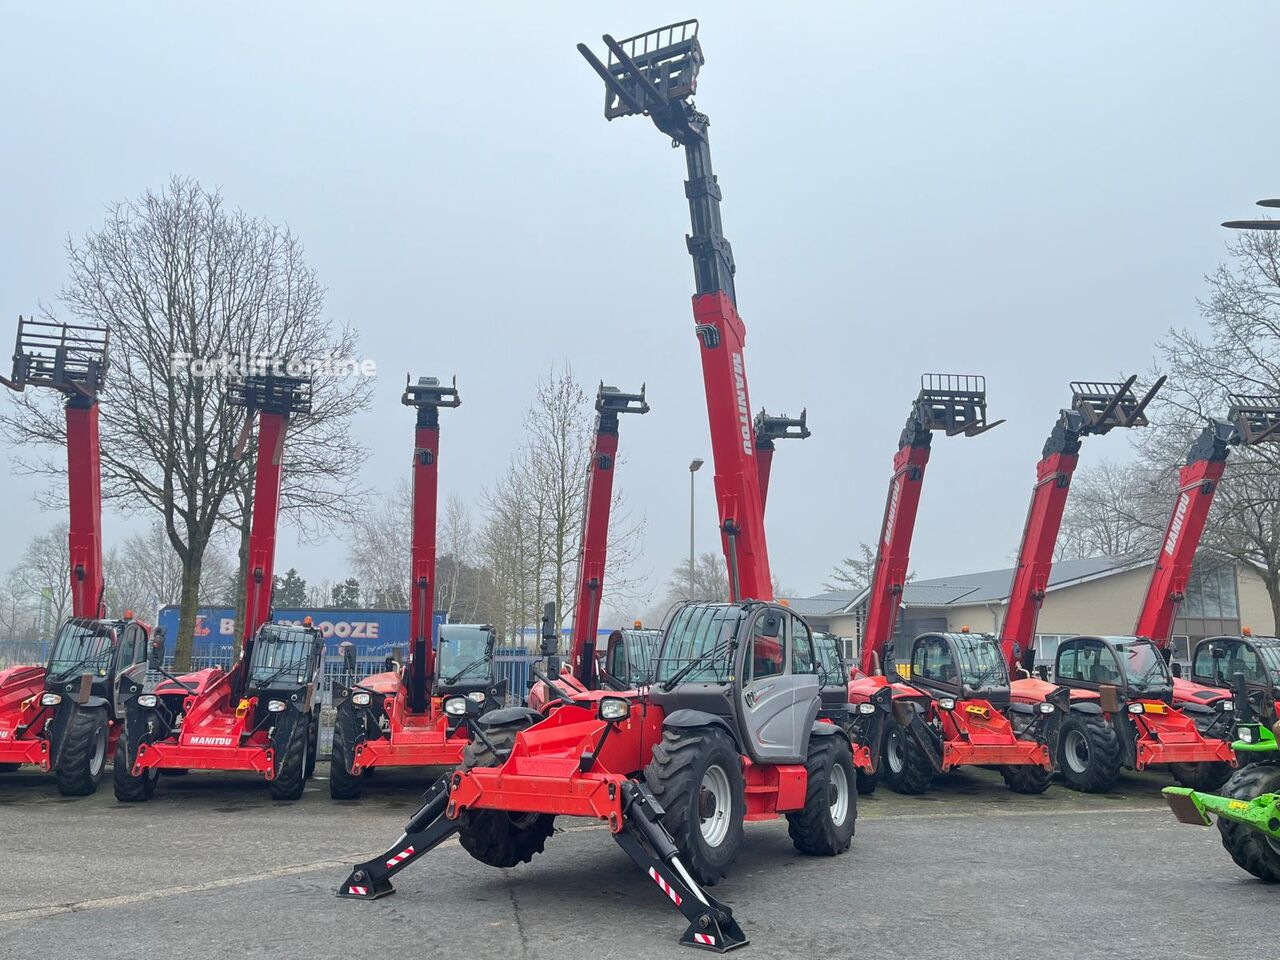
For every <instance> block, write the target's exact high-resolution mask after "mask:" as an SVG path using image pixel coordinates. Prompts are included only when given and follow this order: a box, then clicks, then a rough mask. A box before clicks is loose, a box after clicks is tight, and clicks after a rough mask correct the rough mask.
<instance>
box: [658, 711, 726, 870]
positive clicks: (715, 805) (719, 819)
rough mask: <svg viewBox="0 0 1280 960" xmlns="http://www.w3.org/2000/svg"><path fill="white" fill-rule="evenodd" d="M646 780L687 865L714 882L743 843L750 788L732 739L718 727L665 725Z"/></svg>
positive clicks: (689, 868)
mask: <svg viewBox="0 0 1280 960" xmlns="http://www.w3.org/2000/svg"><path fill="white" fill-rule="evenodd" d="M644 779H645V783H646V784H647V785H648V787H649V789H650V790H651V791H653V795H654V796H655V797H657V799H658V802H659V803H660V804H662V808H663V810H665V811H666V813H665V814H664V815H663V817H662V825H663V826H664V827H665V828H666V830H667V833H669V834H671V839H672V840H673V841H675V845H676V848H677V849H678V850H679V851H680V859H681V860H682V861H683V862H684V865H685V867H686V868H687V869H688V870H689V872H690V873H691V874H692V875H693V877H694V879H696V880H697V881H698V882H699V883H703V884H707V885H708V886H710V885H713V884H715V883H716V882H717V881H718V880H720V878H721V877H723V876H724V875H725V874H726V873H728V870H729V865H730V864H731V863H733V861H734V859H735V858H736V857H737V855H738V851H739V850H740V849H741V848H742V840H743V832H742V824H743V820H744V818H745V816H746V787H745V785H744V783H743V778H742V758H741V757H740V756H739V755H738V751H737V748H736V747H735V746H734V744H733V741H732V740H730V739H729V737H728V735H727V734H725V733H724V732H723V731H721V730H718V729H716V728H714V727H701V728H696V729H691V730H664V731H663V732H662V742H661V743H659V744H658V745H657V746H656V747H654V749H653V759H651V760H650V761H649V763H648V765H647V766H646V767H645V768H644Z"/></svg>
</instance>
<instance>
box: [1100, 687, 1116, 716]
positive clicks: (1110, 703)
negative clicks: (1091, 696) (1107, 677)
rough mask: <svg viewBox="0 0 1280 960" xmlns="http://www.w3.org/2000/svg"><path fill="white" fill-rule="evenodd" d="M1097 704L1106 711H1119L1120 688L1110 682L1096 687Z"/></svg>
mask: <svg viewBox="0 0 1280 960" xmlns="http://www.w3.org/2000/svg"><path fill="white" fill-rule="evenodd" d="M1098 706H1100V707H1102V709H1103V710H1104V711H1105V712H1107V713H1119V712H1120V688H1119V687H1117V686H1114V685H1113V684H1110V683H1104V684H1102V685H1101V686H1099V687H1098Z"/></svg>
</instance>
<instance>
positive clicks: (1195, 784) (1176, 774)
mask: <svg viewBox="0 0 1280 960" xmlns="http://www.w3.org/2000/svg"><path fill="white" fill-rule="evenodd" d="M1169 772H1170V773H1172V774H1173V778H1174V779H1175V780H1177V781H1178V782H1179V783H1180V784H1182V785H1183V786H1184V787H1190V788H1191V789H1192V790H1204V791H1213V790H1217V789H1218V788H1219V787H1220V786H1222V785H1223V784H1224V783H1226V782H1227V781H1228V780H1230V779H1231V774H1232V773H1233V772H1234V771H1233V769H1232V767H1231V765H1230V764H1226V763H1221V762H1213V763H1171V764H1169Z"/></svg>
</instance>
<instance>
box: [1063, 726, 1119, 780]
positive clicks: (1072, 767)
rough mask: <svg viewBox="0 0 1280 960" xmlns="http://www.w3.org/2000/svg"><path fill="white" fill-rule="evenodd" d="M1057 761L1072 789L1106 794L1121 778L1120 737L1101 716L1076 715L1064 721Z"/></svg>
mask: <svg viewBox="0 0 1280 960" xmlns="http://www.w3.org/2000/svg"><path fill="white" fill-rule="evenodd" d="M1057 760H1058V772H1059V773H1061V774H1062V779H1063V782H1064V783H1066V785H1067V786H1068V787H1070V788H1071V789H1072V790H1079V791H1081V792H1082V793H1106V792H1107V791H1108V790H1110V789H1112V788H1113V787H1114V786H1115V785H1116V782H1117V781H1118V780H1119V779H1120V736H1119V734H1117V733H1116V728H1115V727H1113V726H1112V725H1111V724H1110V723H1108V722H1107V721H1106V720H1104V719H1103V718H1102V717H1093V716H1088V715H1086V714H1082V713H1073V714H1071V715H1070V716H1068V717H1067V719H1066V720H1064V721H1063V722H1062V730H1061V732H1060V733H1059V735H1058V757H1057Z"/></svg>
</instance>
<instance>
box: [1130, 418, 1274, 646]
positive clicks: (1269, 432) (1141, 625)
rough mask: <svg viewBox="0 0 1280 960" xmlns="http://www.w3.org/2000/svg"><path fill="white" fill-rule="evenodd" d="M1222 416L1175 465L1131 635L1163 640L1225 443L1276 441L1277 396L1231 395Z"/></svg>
mask: <svg viewBox="0 0 1280 960" xmlns="http://www.w3.org/2000/svg"><path fill="white" fill-rule="evenodd" d="M1229 399H1230V402H1231V410H1230V413H1229V414H1228V415H1227V419H1225V420H1216V419H1210V420H1209V422H1208V424H1207V425H1206V426H1205V428H1204V430H1203V431H1202V432H1201V434H1200V436H1199V437H1197V438H1196V441H1195V442H1194V443H1193V444H1192V445H1191V449H1190V450H1188V451H1187V462H1186V464H1185V465H1183V466H1182V468H1181V469H1179V471H1178V495H1177V497H1176V498H1175V500H1174V504H1173V512H1172V513H1171V514H1170V516H1169V523H1168V524H1167V525H1166V526H1165V531H1164V537H1163V539H1162V540H1161V541H1160V550H1159V552H1158V553H1157V554H1156V564H1155V567H1154V568H1153V569H1152V571H1151V580H1150V582H1149V583H1148V584H1147V592H1146V595H1145V596H1144V597H1143V600H1142V607H1141V609H1140V610H1139V612H1138V621H1137V624H1136V625H1135V626H1134V629H1133V632H1134V635H1135V636H1138V637H1146V638H1147V639H1148V640H1151V641H1153V642H1154V643H1155V644H1156V645H1157V646H1158V647H1161V648H1164V647H1165V646H1167V645H1168V643H1169V640H1170V638H1171V637H1172V635H1173V622H1174V620H1175V619H1176V618H1177V616H1178V607H1179V605H1180V604H1181V603H1182V600H1183V598H1184V597H1185V596H1186V592H1187V578H1188V577H1190V576H1191V565H1192V562H1193V561H1194V560H1195V555H1196V548H1197V547H1198V546H1199V545H1200V538H1201V536H1202V534H1203V533H1204V528H1205V522H1206V521H1207V520H1208V519H1209V508H1210V507H1212V506H1213V496H1214V494H1215V493H1217V490H1218V483H1219V482H1220V481H1221V479H1222V474H1223V471H1224V470H1225V469H1226V466H1227V457H1228V456H1229V455H1230V453H1231V448H1232V447H1233V446H1236V445H1240V444H1243V445H1245V446H1253V445H1254V444H1258V443H1264V442H1273V443H1274V442H1278V441H1280V397H1272V396H1243V395H1232V396H1231V397H1230V398H1229Z"/></svg>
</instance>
